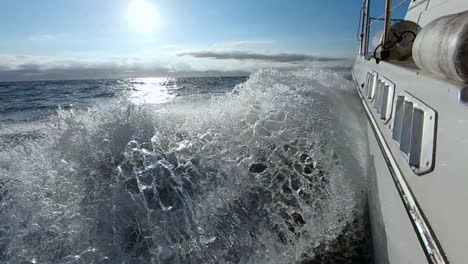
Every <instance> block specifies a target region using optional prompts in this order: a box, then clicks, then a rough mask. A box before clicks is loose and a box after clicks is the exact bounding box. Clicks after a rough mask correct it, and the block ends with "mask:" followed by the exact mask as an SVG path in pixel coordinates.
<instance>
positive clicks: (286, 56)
mask: <svg viewBox="0 0 468 264" xmlns="http://www.w3.org/2000/svg"><path fill="white" fill-rule="evenodd" d="M177 56H190V57H194V58H209V59H216V60H229V59H231V60H253V61H265V62H289V63H294V62H310V61H338V60H342V59H340V58H333V57H320V56H313V55H309V54H298V53H276V54H267V53H256V52H244V51H227V52H226V51H193V52H180V53H178V54H177Z"/></svg>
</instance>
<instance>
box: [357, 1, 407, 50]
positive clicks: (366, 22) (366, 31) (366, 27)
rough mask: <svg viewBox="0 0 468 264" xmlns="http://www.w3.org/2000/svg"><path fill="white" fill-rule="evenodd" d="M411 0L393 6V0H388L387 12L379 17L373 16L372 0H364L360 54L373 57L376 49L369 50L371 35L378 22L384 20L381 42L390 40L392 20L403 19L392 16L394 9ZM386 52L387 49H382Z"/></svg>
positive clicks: (359, 33)
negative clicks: (372, 28)
mask: <svg viewBox="0 0 468 264" xmlns="http://www.w3.org/2000/svg"><path fill="white" fill-rule="evenodd" d="M408 1H409V0H401V1H400V2H399V3H398V4H396V5H395V6H392V2H393V1H392V0H386V3H385V13H384V14H382V15H381V16H379V17H374V16H371V12H370V10H371V0H364V1H363V4H362V7H361V14H360V19H359V30H358V41H359V42H360V45H359V55H360V56H363V57H366V58H371V57H373V53H374V52H375V51H373V50H372V52H369V45H370V37H371V27H372V26H375V25H376V23H378V22H384V29H383V33H382V35H383V37H382V38H381V41H380V44H382V46H383V43H387V42H388V34H389V32H390V26H391V23H392V22H398V21H403V19H400V18H392V11H393V10H395V9H396V8H398V7H400V6H401V5H403V4H404V3H406V2H408ZM382 52H383V53H384V54H385V52H387V51H386V50H383V51H382ZM384 54H383V55H384Z"/></svg>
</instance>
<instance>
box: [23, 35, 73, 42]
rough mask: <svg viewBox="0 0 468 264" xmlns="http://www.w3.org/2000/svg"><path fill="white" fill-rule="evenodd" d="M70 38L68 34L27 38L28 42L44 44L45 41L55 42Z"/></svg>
mask: <svg viewBox="0 0 468 264" xmlns="http://www.w3.org/2000/svg"><path fill="white" fill-rule="evenodd" d="M69 37H71V35H70V34H68V33H61V34H55V35H54V34H37V35H32V36H30V37H29V40H30V41H36V42H46V41H57V40H58V39H65V38H69Z"/></svg>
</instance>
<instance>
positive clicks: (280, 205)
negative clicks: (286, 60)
mask: <svg viewBox="0 0 468 264" xmlns="http://www.w3.org/2000/svg"><path fill="white" fill-rule="evenodd" d="M349 71H350V69H346V68H345V69H343V68H339V67H325V66H324V65H319V64H317V65H315V66H310V67H308V68H295V69H265V70H260V71H258V72H256V73H254V74H252V75H251V76H247V77H216V78H140V79H122V80H85V81H41V82H14V83H0V124H1V125H0V262H1V263H260V264H261V263H304V264H305V263H366V262H368V261H369V260H370V251H369V242H368V241H369V240H368V239H367V238H368V234H367V233H368V232H367V228H366V227H367V226H368V223H367V212H366V202H365V200H366V194H365V184H364V183H365V181H366V179H365V178H366V168H367V158H368V157H367V142H366V136H365V133H366V132H365V129H364V128H365V125H364V124H365V123H364V120H363V115H362V113H361V112H360V111H361V110H360V107H359V103H358V99H357V97H356V95H355V91H354V88H353V84H352V83H351V81H350V78H349Z"/></svg>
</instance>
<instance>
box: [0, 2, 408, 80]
mask: <svg viewBox="0 0 468 264" xmlns="http://www.w3.org/2000/svg"><path fill="white" fill-rule="evenodd" d="M135 2H138V3H137V4H136V5H135ZM143 2H144V3H143ZM377 2H382V3H377ZM142 3H143V4H142ZM1 5H2V6H1V8H0V36H1V37H0V71H1V72H6V73H3V74H2V73H0V81H2V78H3V79H15V78H16V79H41V78H54V79H56V78H57V79H60V78H74V75H73V70H75V71H76V72H77V75H76V78H86V72H93V73H94V75H93V76H90V77H93V78H99V77H101V76H99V73H100V72H101V73H102V77H103V78H105V77H112V76H113V75H116V76H115V77H119V76H120V75H121V76H131V75H132V74H133V75H135V76H146V75H172V74H182V75H183V74H190V73H197V74H203V73H204V72H207V73H209V72H211V74H213V73H214V72H217V73H218V74H222V73H223V72H226V73H240V72H251V71H254V70H256V69H258V68H262V67H280V66H291V65H292V64H297V61H294V60H289V59H287V58H285V55H287V54H294V55H295V56H296V57H295V58H296V59H297V58H302V59H299V60H298V61H301V62H310V61H313V60H314V58H316V57H317V58H319V59H323V58H325V57H349V58H350V57H352V56H354V54H355V51H356V49H357V48H356V47H357V42H356V30H357V26H358V25H357V24H358V19H359V9H360V6H361V1H360V0H356V1H351V0H326V1H318V0H295V1H294V0H290V1H286V0H232V1H231V0H230V1H227V0H196V1H195V0H170V1H169V0H164V1H163V0H41V1H37V0H2V4H1ZM132 5H133V6H138V7H136V11H135V9H133V10H134V11H133V13H132V12H130V13H129V8H130V7H129V6H132ZM383 6H384V1H375V4H374V8H373V12H374V14H375V15H376V16H378V15H380V14H381V13H382V12H383ZM130 9H131V8H130ZM148 10H149V11H148ZM397 11H399V12H397V14H395V15H396V16H397V17H402V16H403V14H404V11H405V7H402V8H399V9H398V10H397ZM135 13H137V14H135ZM135 24H136V25H135ZM150 24H151V27H150V28H146V27H147V25H150ZM220 54H221V56H218V55H220ZM226 54H231V55H232V56H231V55H229V56H225V55H226ZM233 54H234V55H233ZM239 54H240V55H242V54H244V55H245V54H250V55H252V56H243V57H239V58H237V57H236V56H237V55H239ZM258 55H260V56H258ZM301 56H302V57H301ZM119 71H120V72H122V74H119ZM13 77H14V78H13Z"/></svg>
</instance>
